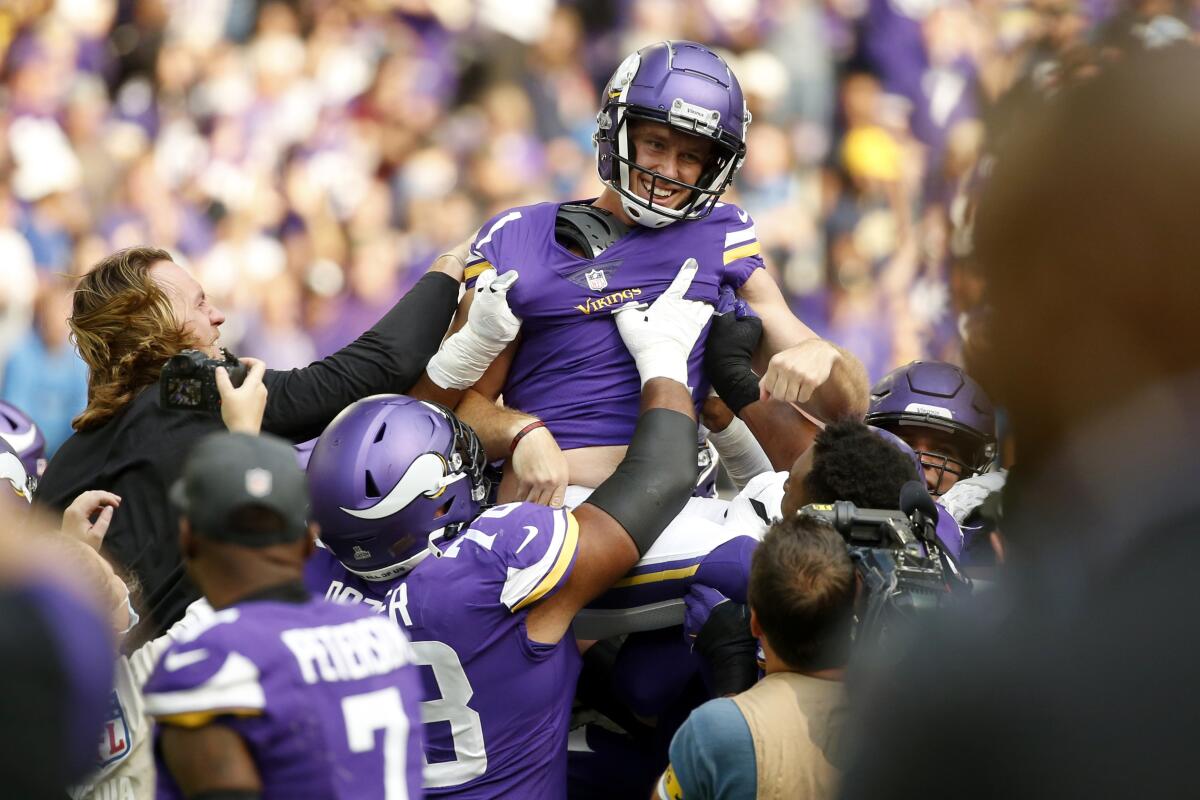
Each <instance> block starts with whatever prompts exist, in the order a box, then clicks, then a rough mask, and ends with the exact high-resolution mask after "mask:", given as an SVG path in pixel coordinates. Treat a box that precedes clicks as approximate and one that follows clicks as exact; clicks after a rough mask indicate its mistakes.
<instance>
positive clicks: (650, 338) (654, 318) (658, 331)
mask: <svg viewBox="0 0 1200 800" xmlns="http://www.w3.org/2000/svg"><path fill="white" fill-rule="evenodd" d="M698 270H699V265H698V264H697V263H696V259H694V258H689V259H688V260H687V261H685V262H683V265H682V266H681V267H680V268H679V273H678V274H677V275H676V276H675V279H674V280H673V281H671V285H670V286H668V287H667V290H666V291H665V292H663V293H662V295H660V296H659V298H658V299H657V300H655V301H654V302H653V303H651V304H650V305H649V306H647V305H646V304H645V303H629V304H627V305H624V306H622V307H621V308H619V309H617V310H616V311H615V312H614V314H615V315H616V318H617V330H619V331H620V333H621V339H622V341H624V342H625V347H626V348H628V350H629V352H630V354H631V355H632V356H633V360H634V363H635V364H637V368H638V374H639V375H640V376H641V379H642V385H643V386H645V385H646V383H647V382H648V381H650V380H651V379H653V378H669V379H671V380H673V381H678V382H679V383H681V384H683V385H684V386H687V381H688V357H689V356H690V355H691V354H692V350H693V349H695V347H696V340H698V339H699V338H700V334H701V332H702V331H703V330H704V326H705V324H706V323H707V322H708V320H709V318H710V317H711V316H712V313H713V307H712V305H711V304H709V303H705V302H703V301H700V300H686V299H684V294H686V293H687V290H688V289H689V288H690V287H691V285H692V279H693V278H695V277H696V272H697V271H698Z"/></svg>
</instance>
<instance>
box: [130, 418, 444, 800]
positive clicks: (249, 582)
mask: <svg viewBox="0 0 1200 800" xmlns="http://www.w3.org/2000/svg"><path fill="white" fill-rule="evenodd" d="M172 500H173V501H174V502H175V503H176V505H177V506H178V507H179V509H180V512H181V521H180V550H181V551H182V553H183V554H184V558H185V563H186V565H187V568H188V572H189V574H190V575H191V576H192V577H193V578H194V580H195V581H196V585H197V586H198V587H199V588H200V590H201V591H202V592H203V594H204V596H205V598H206V599H207V600H208V602H209V604H210V605H211V606H212V608H213V609H214V611H215V613H212V614H211V615H209V616H208V617H207V619H204V620H201V621H199V622H198V624H196V625H195V626H194V627H192V628H190V629H188V630H185V631H183V632H181V633H179V634H178V637H177V639H176V640H175V641H173V642H172V643H171V644H170V646H169V647H168V648H167V649H166V652H165V653H163V655H162V657H161V658H160V659H159V661H158V664H157V665H156V667H155V669H154V672H153V674H152V675H151V676H150V678H149V680H148V681H147V682H146V685H145V687H144V689H143V692H144V696H145V708H146V712H147V713H148V714H149V715H150V716H152V717H154V718H155V719H156V720H157V723H158V725H157V730H156V733H155V755H156V758H157V761H158V793H157V797H160V798H171V797H205V798H239V800H252V799H253V798H260V797H288V798H313V800H316V798H321V799H322V800H328V799H330V798H347V799H348V798H355V799H356V800H357V799H359V798H363V799H364V800H365V798H376V800H404V798H409V797H419V796H420V791H421V789H420V780H421V771H420V760H421V759H420V752H421V725H420V724H419V722H418V716H417V714H418V712H417V703H418V700H419V694H420V689H419V686H420V676H419V674H418V671H417V668H416V667H415V666H414V654H413V652H412V648H411V646H410V644H409V642H408V640H407V639H405V637H404V634H403V633H402V632H401V631H400V630H399V629H397V627H396V626H395V625H392V624H391V623H389V622H388V621H387V620H385V619H381V618H379V617H377V616H375V615H374V614H370V613H368V612H367V611H365V610H364V609H361V608H351V607H347V606H343V605H336V604H333V603H327V602H325V601H324V600H323V599H321V598H320V596H316V597H314V596H312V595H310V594H309V593H308V591H307V590H306V589H305V588H304V586H303V584H302V583H301V574H302V570H303V566H304V561H305V558H306V557H307V556H308V555H309V554H310V553H311V552H312V550H313V536H314V529H313V528H312V527H311V526H310V525H309V524H308V522H307V521H306V519H305V512H306V509H307V506H308V493H307V490H306V488H305V484H304V474H303V473H302V472H301V471H300V469H299V467H298V466H297V465H296V463H295V455H294V453H293V451H292V448H291V447H290V446H289V445H288V443H286V442H284V441H283V440H280V439H276V438H274V437H270V436H262V437H254V436H250V435H248V434H245V433H219V434H212V435H210V436H208V437H206V438H204V439H202V440H201V441H200V442H199V443H198V444H197V445H196V447H195V448H193V450H192V452H191V454H190V455H189V456H188V459H187V461H186V462H185V464H184V468H183V477H182V478H181V479H180V481H179V482H178V483H177V484H176V486H175V487H174V488H173V490H172Z"/></svg>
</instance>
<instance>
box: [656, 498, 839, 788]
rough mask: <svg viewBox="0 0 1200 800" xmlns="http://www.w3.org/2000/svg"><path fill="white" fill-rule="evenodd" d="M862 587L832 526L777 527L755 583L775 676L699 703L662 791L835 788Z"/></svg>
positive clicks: (798, 521) (754, 622)
mask: <svg viewBox="0 0 1200 800" xmlns="http://www.w3.org/2000/svg"><path fill="white" fill-rule="evenodd" d="M854 591H855V578H854V566H853V564H852V563H851V561H850V556H849V554H848V552H847V549H846V543H845V542H844V541H843V539H842V538H841V536H839V535H838V533H837V532H836V531H835V530H834V529H833V528H832V527H831V526H830V525H828V524H827V523H824V522H821V521H819V520H816V519H813V518H811V517H806V516H800V517H791V518H789V519H786V520H784V521H782V522H778V523H776V524H775V525H774V526H772V528H771V529H770V531H768V532H767V535H766V537H765V538H764V539H763V542H762V544H761V545H759V547H758V549H757V550H756V551H755V553H754V561H753V565H752V567H751V572H750V589H749V601H750V629H751V631H752V632H753V634H754V635H755V636H756V637H758V639H759V641H760V642H761V643H762V649H763V653H764V654H765V656H766V673H767V675H766V677H765V678H764V679H763V680H762V681H760V682H759V683H758V684H756V685H755V686H754V687H753V688H751V689H749V690H748V691H745V692H742V693H741V694H739V695H736V696H734V697H732V698H720V699H717V700H712V701H709V702H708V703H705V704H704V705H702V706H700V708H698V709H696V710H695V711H694V712H692V715H691V716H690V717H689V718H688V720H687V722H685V723H684V724H683V726H682V727H681V728H680V729H679V731H678V732H677V733H676V734H675V738H674V739H673V740H672V742H671V763H670V765H669V766H668V768H667V771H666V772H665V773H664V774H663V776H662V778H661V779H660V780H659V782H658V785H657V788H656V790H655V795H654V796H655V797H656V798H660V800H753V798H758V799H759V800H774V799H777V800H783V798H787V800H801V799H802V798H826V797H833V796H834V794H835V793H836V791H837V784H838V778H839V777H840V770H839V767H838V766H837V765H838V763H839V752H840V749H841V739H842V729H843V718H844V716H845V694H844V691H843V688H842V683H841V681H842V676H843V672H844V669H845V664H846V659H847V656H848V654H849V649H850V637H851V630H852V625H853V614H854Z"/></svg>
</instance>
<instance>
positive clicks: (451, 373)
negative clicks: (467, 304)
mask: <svg viewBox="0 0 1200 800" xmlns="http://www.w3.org/2000/svg"><path fill="white" fill-rule="evenodd" d="M517 278H518V273H517V271H516V270H510V271H509V272H506V273H504V274H503V275H501V276H499V277H497V276H496V270H494V269H489V270H486V271H484V272H483V273H481V274H480V276H479V280H478V281H476V283H475V300H474V301H473V302H472V303H471V310H470V311H468V312H467V324H466V325H464V326H463V328H462V329H461V330H460V331H458V332H457V333H455V334H454V335H453V336H451V337H450V338H448V339H446V341H444V342H442V346H441V348H440V349H439V350H438V351H437V353H436V354H434V356H433V358H431V359H430V360H429V365H428V366H427V367H426V368H425V372H426V374H428V375H429V379H430V380H431V381H433V382H434V383H436V384H437V385H438V386H440V387H442V388H443V389H466V388H468V387H471V386H474V385H475V382H476V381H478V380H479V379H480V378H481V377H483V373H485V372H487V368H488V367H490V366H491V365H492V362H493V361H495V360H496V356H498V355H500V352H501V351H502V350H504V348H505V347H507V346H508V344H509V342H511V341H512V340H513V339H515V338H517V333H518V332H519V331H520V330H521V320H520V319H518V318H517V316H516V315H515V314H513V312H512V309H511V308H509V307H508V290H509V289H511V288H512V286H513V284H514V283H516V282H517Z"/></svg>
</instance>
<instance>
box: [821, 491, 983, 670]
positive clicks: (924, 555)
mask: <svg viewBox="0 0 1200 800" xmlns="http://www.w3.org/2000/svg"><path fill="white" fill-rule="evenodd" d="M921 493H922V494H924V496H925V497H926V498H928V494H925V493H924V489H923V488H921ZM902 497H903V495H902ZM902 505H905V506H906V507H910V510H909V513H908V514H905V513H904V512H903V511H893V510H885V509H875V508H858V507H856V506H855V505H854V504H853V503H848V502H837V503H833V504H831V505H825V504H812V505H807V506H805V507H804V508H802V509H801V510H800V513H801V514H805V515H809V516H813V517H816V518H818V519H821V520H823V521H825V522H827V523H829V524H830V525H832V526H833V527H834V529H835V530H837V532H838V533H839V534H841V536H842V538H843V539H845V541H846V546H847V547H848V548H849V550H850V558H851V560H852V561H853V562H854V568H855V571H856V572H857V573H858V576H859V579H860V580H861V581H862V586H863V601H862V603H861V604H860V606H859V610H858V614H857V616H858V622H857V625H856V627H855V637H854V638H855V641H856V642H857V643H859V644H862V643H866V642H871V643H878V644H881V645H883V646H886V644H887V642H888V640H889V638H890V637H891V636H892V635H893V634H895V633H896V632H898V631H900V630H903V629H904V628H907V627H910V626H911V625H912V623H913V622H914V621H916V620H918V619H920V618H921V617H923V616H924V615H926V614H928V613H930V612H932V611H935V610H937V609H939V608H943V607H945V606H948V605H951V604H953V603H955V602H958V600H959V599H961V598H962V597H963V596H964V595H966V594H969V593H970V591H971V584H970V581H969V580H968V579H967V578H966V576H964V575H963V574H962V573H961V572H960V571H959V569H958V566H957V565H956V564H955V563H954V560H953V559H952V558H951V557H950V556H949V554H948V553H946V552H945V551H944V550H943V548H942V546H941V544H939V542H938V539H937V536H936V534H935V527H936V523H937V514H938V510H937V507H936V506H935V505H934V504H933V501H932V499H930V500H928V502H927V503H925V504H921V503H916V504H914V503H904V502H902ZM943 513H944V512H943Z"/></svg>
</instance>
